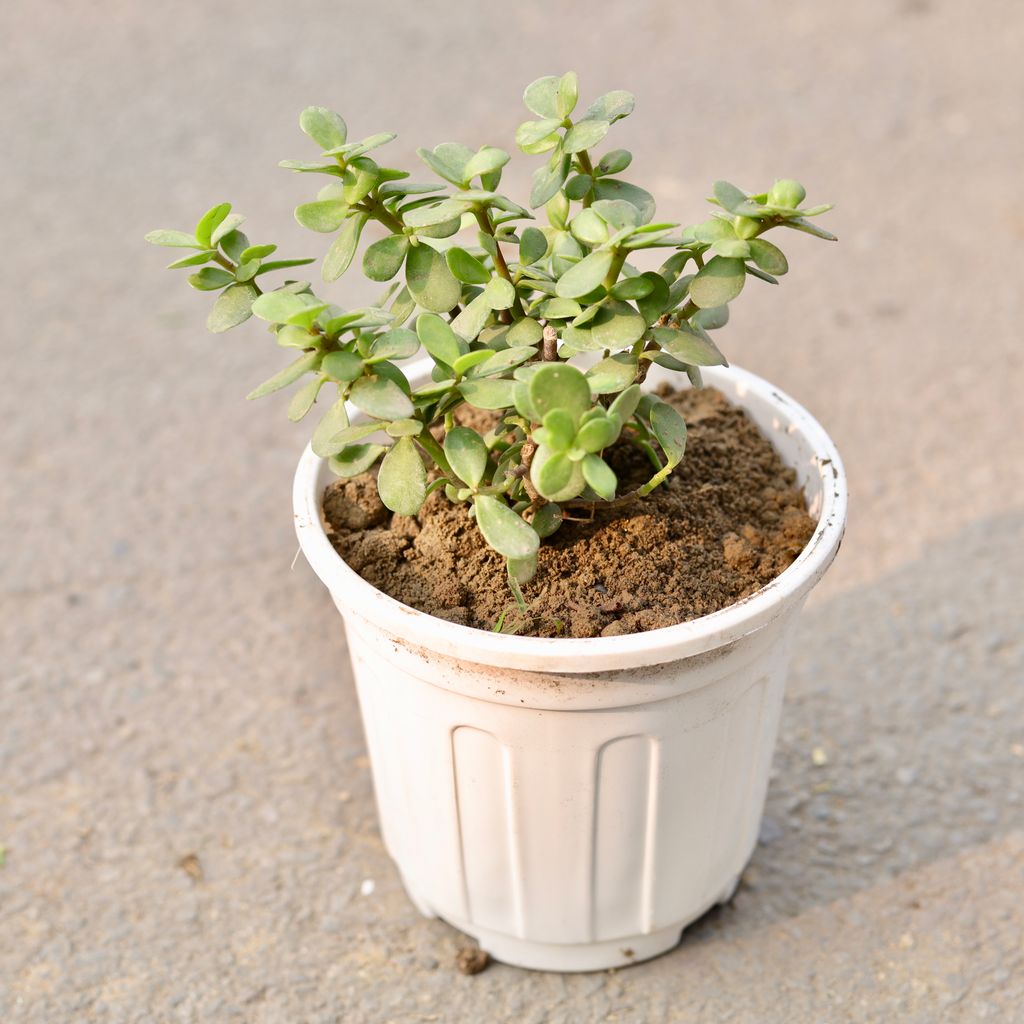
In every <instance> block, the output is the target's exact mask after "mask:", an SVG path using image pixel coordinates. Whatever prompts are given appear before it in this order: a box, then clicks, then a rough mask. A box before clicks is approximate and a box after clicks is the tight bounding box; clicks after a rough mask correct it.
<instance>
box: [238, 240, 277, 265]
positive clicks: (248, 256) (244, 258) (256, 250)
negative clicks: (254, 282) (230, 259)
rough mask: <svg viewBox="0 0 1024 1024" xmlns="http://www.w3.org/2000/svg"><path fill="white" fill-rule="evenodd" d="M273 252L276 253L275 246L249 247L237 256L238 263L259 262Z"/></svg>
mask: <svg viewBox="0 0 1024 1024" xmlns="http://www.w3.org/2000/svg"><path fill="white" fill-rule="evenodd" d="M273 252H277V246H276V245H270V244H267V245H250V246H249V247H248V248H247V249H243V250H242V252H241V253H240V254H239V256H238V262H239V263H247V262H248V261H249V260H261V259H263V257H264V256H269V255H270V254H271V253H273Z"/></svg>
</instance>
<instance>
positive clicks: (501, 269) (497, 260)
mask: <svg viewBox="0 0 1024 1024" xmlns="http://www.w3.org/2000/svg"><path fill="white" fill-rule="evenodd" d="M474 216H475V217H476V222H477V224H479V225H480V230H481V231H482V232H484V234H486V235H490V236H491V238H492V240H493V241H494V267H495V269H496V270H497V271H498V273H499V274H500V275H501V276H502V277H503V278H505V280H506V281H508V283H509V284H510V285H512V288H513V289H515V286H516V285H515V282H514V281H513V280H512V274H511V272H510V271H509V269H508V264H507V263H506V262H505V254H504V253H503V252H502V251H501V246H500V245H499V244H498V237H497V235H495V233H494V225H493V224H492V223H491V215H490V214H489V213H488V212H487V211H486V210H475V211H474ZM515 296H516V297H515V301H514V302H513V304H512V308H513V309H514V310H515V311H516V315H517V316H518V317H525V316H526V311H525V310H524V309H523V304H522V302H521V301H520V299H519V292H516V293H515Z"/></svg>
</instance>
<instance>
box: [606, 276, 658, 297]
mask: <svg viewBox="0 0 1024 1024" xmlns="http://www.w3.org/2000/svg"><path fill="white" fill-rule="evenodd" d="M652 291H654V282H653V281H652V280H651V279H650V278H649V277H645V276H644V275H643V274H639V275H637V276H636V277H627V278H624V279H623V280H621V281H617V282H616V283H615V284H614V285H613V286H612V290H611V294H612V296H613V297H614V298H616V299H622V300H626V299H642V298H644V297H645V296H647V295H650V294H651V292H652Z"/></svg>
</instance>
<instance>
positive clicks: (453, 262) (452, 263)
mask: <svg viewBox="0 0 1024 1024" xmlns="http://www.w3.org/2000/svg"><path fill="white" fill-rule="evenodd" d="M445 259H446V260H447V261H448V269H449V270H450V271H451V272H452V273H453V274H454V275H455V276H456V277H457V278H458V279H459V280H460V281H462V282H464V283H465V284H487V282H488V281H490V279H491V272H490V271H489V270H488V269H487V268H486V267H485V266H484V265H483V264H482V263H481V262H480V261H479V260H478V259H477V258H476V257H475V256H471V255H470V254H469V253H468V252H466V250H465V249H460V248H459V247H458V246H457V245H453V246H452V247H451V248H450V249H449V250H448V251H447V252H446V253H445Z"/></svg>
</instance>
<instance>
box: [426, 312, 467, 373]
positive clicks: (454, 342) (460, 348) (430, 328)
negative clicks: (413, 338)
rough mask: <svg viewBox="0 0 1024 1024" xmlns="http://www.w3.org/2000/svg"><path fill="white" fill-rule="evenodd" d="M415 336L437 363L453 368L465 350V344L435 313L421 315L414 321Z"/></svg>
mask: <svg viewBox="0 0 1024 1024" xmlns="http://www.w3.org/2000/svg"><path fill="white" fill-rule="evenodd" d="M416 334H417V336H418V337H419V339H420V342H421V344H422V345H423V347H424V348H425V349H426V350H427V352H429V353H430V355H431V357H432V358H433V359H434V361H435V362H437V363H444V364H445V365H446V366H454V365H455V362H456V360H457V359H458V358H459V356H461V355H462V353H463V352H464V351H465V350H466V346H465V343H461V344H460V341H459V338H458V336H457V335H456V334H455V332H454V331H453V330H452V329H451V327H449V325H448V324H447V323H446V322H445V321H444V320H442V319H441V317H439V316H437V315H436V314H435V313H421V314H420V315H419V317H417V319H416Z"/></svg>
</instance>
